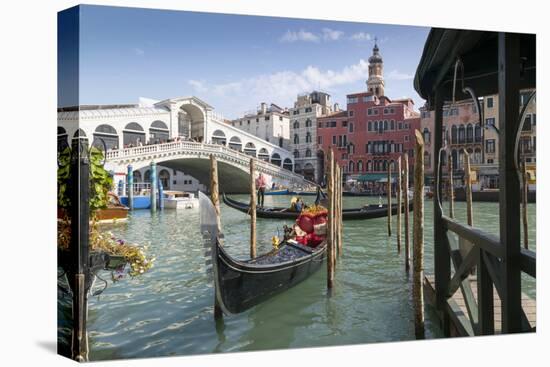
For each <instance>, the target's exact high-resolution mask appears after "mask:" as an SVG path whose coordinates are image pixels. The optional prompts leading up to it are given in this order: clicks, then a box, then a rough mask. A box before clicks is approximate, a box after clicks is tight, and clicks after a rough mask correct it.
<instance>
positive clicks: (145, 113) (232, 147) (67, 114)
mask: <svg viewBox="0 0 550 367" xmlns="http://www.w3.org/2000/svg"><path fill="white" fill-rule="evenodd" d="M77 136H81V137H82V136H85V137H87V138H88V140H89V141H90V142H91V144H94V145H100V146H103V144H105V146H106V148H107V149H108V153H107V161H106V168H108V169H110V170H112V171H114V172H115V180H116V181H119V180H122V179H124V177H125V174H126V167H127V166H128V165H129V164H131V165H132V167H133V169H134V170H139V169H142V168H144V167H146V166H148V165H149V164H150V163H151V161H154V162H155V163H157V164H158V165H159V166H160V167H166V168H169V169H170V170H167V171H168V172H170V171H173V172H176V171H182V172H185V173H186V174H188V175H191V176H193V177H195V178H196V179H198V180H199V181H200V182H202V183H204V184H208V180H209V163H208V161H207V159H209V156H210V154H213V155H215V156H216V157H217V159H218V162H219V175H220V189H221V190H225V191H228V192H246V191H247V190H248V183H249V178H248V177H249V169H248V167H249V161H250V158H251V157H255V158H256V161H257V164H256V167H257V170H258V171H262V172H264V174H266V175H267V177H268V181H271V182H274V183H277V184H281V185H284V186H304V185H307V184H308V182H307V181H305V180H304V179H303V177H302V176H300V175H297V174H295V173H293V168H294V158H293V156H292V154H291V153H290V152H288V151H287V150H285V149H283V148H281V147H279V146H277V145H274V144H271V143H269V142H266V141H265V140H263V139H261V138H258V137H256V136H254V135H252V134H249V133H247V132H245V131H242V130H240V129H238V128H236V127H233V126H231V125H229V124H227V123H226V122H225V121H224V119H223V117H221V116H220V115H218V114H216V113H215V112H214V110H213V108H212V107H211V106H210V105H208V104H206V103H205V102H203V101H201V100H200V99H198V98H196V97H185V98H174V99H167V100H164V101H160V102H156V103H154V104H151V105H147V106H144V105H110V106H80V108H79V109H76V108H65V109H63V108H62V109H59V111H58V143H60V144H61V143H67V142H69V141H70V140H71V139H72V138H73V137H77ZM176 137H178V138H179V139H177V140H178V141H174V140H176V139H175V138H176ZM235 168H237V169H235ZM167 182H171V180H168V181H167ZM172 189H174V188H173V187H172Z"/></svg>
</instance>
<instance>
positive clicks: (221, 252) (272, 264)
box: [199, 193, 327, 314]
mask: <svg viewBox="0 0 550 367" xmlns="http://www.w3.org/2000/svg"><path fill="white" fill-rule="evenodd" d="M199 198H200V208H201V231H202V232H203V234H208V236H209V237H210V241H211V244H212V269H213V275H214V283H215V292H216V299H217V302H218V305H219V306H220V307H221V309H222V311H223V312H224V313H225V314H237V313H240V312H243V311H246V310H248V309H250V308H251V307H254V306H256V305H258V304H260V303H261V302H263V301H265V300H267V299H269V298H271V297H273V296H275V295H277V294H279V293H281V292H283V291H285V290H287V289H289V288H291V287H293V286H295V285H297V284H298V283H300V282H302V281H304V280H305V279H307V278H308V277H309V276H310V275H311V274H313V273H314V272H316V271H317V270H319V268H321V266H322V264H323V260H324V259H325V257H326V248H327V247H326V241H323V242H321V243H320V244H319V245H317V246H316V247H309V246H305V245H302V244H300V243H298V242H297V241H294V240H292V239H289V240H284V241H283V242H282V243H281V244H280V245H279V246H278V247H277V248H274V249H273V250H272V251H270V252H268V253H267V254H264V255H261V256H258V257H256V258H254V259H250V260H237V259H235V258H234V257H232V256H231V255H229V253H228V252H227V251H226V250H225V249H224V248H223V247H222V246H221V245H220V242H219V236H218V233H217V225H216V220H215V214H214V213H215V212H214V208H213V206H212V203H211V201H210V199H209V198H208V197H207V196H205V195H203V194H202V193H200V194H199Z"/></svg>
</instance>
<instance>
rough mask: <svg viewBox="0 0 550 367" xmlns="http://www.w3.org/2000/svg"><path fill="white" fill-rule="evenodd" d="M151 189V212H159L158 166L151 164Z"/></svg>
mask: <svg viewBox="0 0 550 367" xmlns="http://www.w3.org/2000/svg"><path fill="white" fill-rule="evenodd" d="M150 167H151V189H150V191H149V194H150V195H149V197H150V200H151V208H150V209H151V212H152V213H154V212H156V211H157V164H156V163H155V162H153V161H152V162H151V165H150Z"/></svg>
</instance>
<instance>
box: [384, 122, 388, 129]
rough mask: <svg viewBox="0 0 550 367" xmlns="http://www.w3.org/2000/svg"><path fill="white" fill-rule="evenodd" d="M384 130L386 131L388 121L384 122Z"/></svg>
mask: <svg viewBox="0 0 550 367" xmlns="http://www.w3.org/2000/svg"><path fill="white" fill-rule="evenodd" d="M384 130H388V120H384Z"/></svg>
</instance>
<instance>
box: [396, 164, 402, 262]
mask: <svg viewBox="0 0 550 367" xmlns="http://www.w3.org/2000/svg"><path fill="white" fill-rule="evenodd" d="M395 196H397V253H398V254H401V211H402V210H403V188H402V187H401V157H399V158H397V193H396V195H395Z"/></svg>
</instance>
